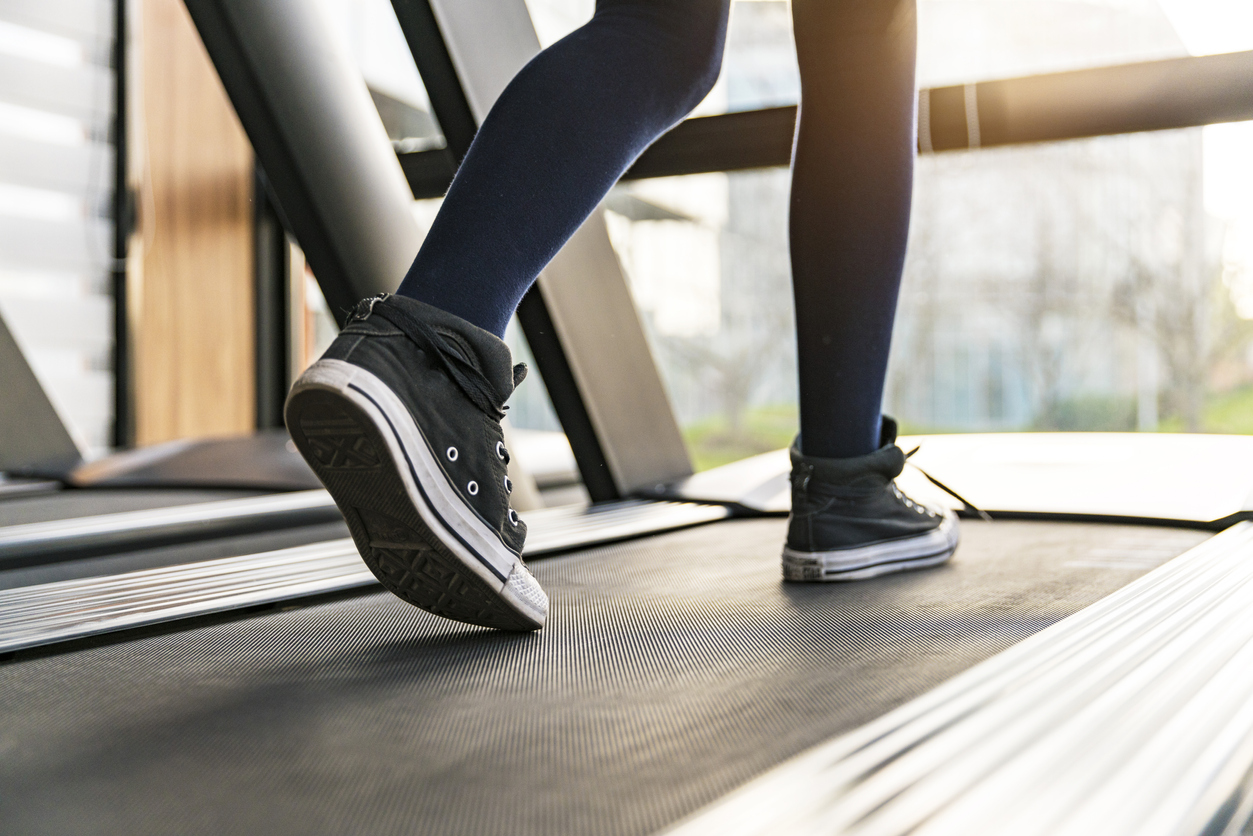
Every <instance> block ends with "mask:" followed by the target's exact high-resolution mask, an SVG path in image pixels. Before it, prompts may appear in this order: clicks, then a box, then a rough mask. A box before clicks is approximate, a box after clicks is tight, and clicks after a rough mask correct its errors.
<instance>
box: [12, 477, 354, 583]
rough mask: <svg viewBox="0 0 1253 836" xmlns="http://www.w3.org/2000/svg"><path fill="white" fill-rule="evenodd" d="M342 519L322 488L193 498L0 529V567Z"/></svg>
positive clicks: (48, 561)
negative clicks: (169, 504) (205, 499)
mask: <svg viewBox="0 0 1253 836" xmlns="http://www.w3.org/2000/svg"><path fill="white" fill-rule="evenodd" d="M338 519H342V518H341V516H340V514H339V510H338V509H337V508H336V507H335V503H334V502H333V501H332V500H331V497H330V495H329V494H328V493H327V492H326V491H323V490H312V491H295V492H292V493H282V494H276V495H272V496H255V497H248V498H246V499H225V500H219V501H216V502H197V503H195V504H192V505H177V506H174V507H172V508H153V509H148V510H144V511H125V512H122V513H117V514H98V515H96V516H91V517H78V518H72V519H60V520H52V521H50V522H38V523H24V524H21V525H10V526H4V527H3V528H0V568H4V569H11V568H13V567H15V566H25V565H30V564H34V563H52V562H55V561H58V560H67V559H69V558H71V557H85V556H87V555H97V554H105V553H110V552H120V551H130V550H135V549H141V548H151V547H153V546H157V545H166V544H170V543H176V542H186V541H190V540H199V539H204V538H209V537H225V536H228V535H237V534H247V533H251V532H255V531H274V530H277V529H281V528H294V527H296V526H302V525H315V524H317V523H324V522H334V521H335V520H338Z"/></svg>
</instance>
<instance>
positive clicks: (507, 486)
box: [505, 476, 513, 494]
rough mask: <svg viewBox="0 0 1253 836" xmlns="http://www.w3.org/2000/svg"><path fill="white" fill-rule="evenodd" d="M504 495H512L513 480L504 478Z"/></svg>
mask: <svg viewBox="0 0 1253 836" xmlns="http://www.w3.org/2000/svg"><path fill="white" fill-rule="evenodd" d="M505 493H506V494H511V493H513V480H512V479H510V478H509V477H508V476H506V477H505Z"/></svg>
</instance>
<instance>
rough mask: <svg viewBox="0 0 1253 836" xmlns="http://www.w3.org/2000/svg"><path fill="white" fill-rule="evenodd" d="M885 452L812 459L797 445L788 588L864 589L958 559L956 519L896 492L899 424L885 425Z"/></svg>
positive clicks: (786, 560)
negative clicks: (830, 584)
mask: <svg viewBox="0 0 1253 836" xmlns="http://www.w3.org/2000/svg"><path fill="white" fill-rule="evenodd" d="M880 444H881V446H880V448H879V449H878V450H876V451H875V452H873V453H870V454H868V455H865V456H858V457H856V458H851V459H824V458H818V457H816V456H805V455H802V454H801V452H800V450H799V449H798V448H797V445H796V444H793V445H792V450H791V454H792V513H791V515H790V516H789V517H788V529H787V545H786V546H785V547H784V549H783V577H784V579H785V580H789V581H856V580H863V579H865V578H873V577H876V576H878V575H886V574H889V573H892V572H904V571H908V570H910V569H920V568H922V567H924V566H935V565H937V564H939V563H943V562H945V561H946V560H948V559H949V558H950V557H952V555H953V552H954V551H955V550H956V549H957V541H958V525H957V517H956V515H954V514H953V512H952V511H949V510H947V509H940V508H930V507H928V506H926V505H923V504H921V503H918V502H915V501H914V500H912V499H910V498H909V497H908V496H906V495H905V494H904V493H902V492H901V490H900V489H899V488H898V487H897V486H896V482H895V479H896V477H897V476H899V475H900V474H901V471H902V470H904V468H905V454H904V453H903V452H902V451H901V448H899V447H897V446H896V422H895V421H893V420H892V419H891V418H887V417H885V418H884V419H883V430H882V436H881V438H880Z"/></svg>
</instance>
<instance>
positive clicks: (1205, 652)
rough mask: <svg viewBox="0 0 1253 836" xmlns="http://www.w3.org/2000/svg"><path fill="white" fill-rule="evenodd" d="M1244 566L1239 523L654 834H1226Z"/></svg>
mask: <svg viewBox="0 0 1253 836" xmlns="http://www.w3.org/2000/svg"><path fill="white" fill-rule="evenodd" d="M1251 557H1253V523H1241V524H1239V525H1237V526H1235V527H1233V528H1231V529H1228V530H1227V531H1225V532H1223V533H1221V534H1218V535H1216V536H1215V537H1213V538H1212V539H1210V540H1208V541H1207V542H1205V543H1203V544H1202V545H1200V546H1197V547H1196V548H1194V549H1191V550H1190V551H1188V552H1185V553H1184V554H1183V555H1180V556H1179V557H1177V558H1175V559H1174V560H1172V561H1170V562H1169V563H1167V564H1165V565H1164V566H1162V567H1160V568H1158V569H1156V570H1154V571H1153V572H1151V573H1149V574H1148V575H1145V576H1144V577H1142V578H1140V579H1139V580H1136V581H1133V582H1132V583H1131V584H1129V585H1127V586H1126V587H1124V588H1123V589H1121V590H1119V591H1118V592H1115V593H1114V594H1113V595H1111V596H1109V597H1107V598H1105V599H1103V600H1101V601H1099V602H1098V603H1096V604H1094V605H1092V606H1091V607H1088V608H1087V609H1085V610H1082V611H1080V612H1079V613H1076V614H1075V615H1073V616H1071V617H1069V618H1066V619H1064V620H1062V621H1060V622H1058V623H1057V624H1055V625H1053V626H1052V627H1049V628H1047V629H1045V630H1043V631H1041V632H1040V633H1037V634H1036V635H1035V636H1032V637H1031V638H1029V639H1027V640H1025V641H1023V642H1021V643H1019V644H1017V645H1015V646H1014V647H1012V648H1010V649H1009V650H1007V651H1005V652H1003V653H1001V654H999V655H997V656H994V657H992V658H991V659H989V660H988V661H986V662H984V663H982V664H980V665H978V666H977V667H975V668H972V669H970V670H969V671H967V672H965V673H963V674H961V675H959V676H957V677H956V678H954V679H952V680H950V681H949V682H947V683H945V684H944V685H942V686H940V687H939V688H936V689H935V690H933V691H931V692H930V693H928V694H926V695H924V696H922V697H920V698H918V699H916V700H914V701H912V702H910V703H907V704H905V705H904V706H902V707H900V708H898V709H896V710H894V711H892V712H890V713H888V714H886V715H884V716H883V717H881V718H880V719H878V720H876V721H874V722H872V723H869V724H868V725H866V726H863V727H862V728H860V729H858V730H856V731H854V732H851V733H850V734H847V735H844V736H842V737H839V738H836V739H834V740H831V741H829V742H827V743H824V744H821V745H820V746H818V747H817V748H815V749H813V750H810V751H809V752H808V753H806V754H803V755H801V756H799V757H797V758H795V759H793V760H792V761H790V762H788V763H785V764H783V765H782V766H780V767H778V768H776V769H774V770H772V771H771V772H769V773H767V774H766V775H764V776H762V777H761V778H759V779H757V780H755V781H753V782H752V783H750V784H748V785H747V786H745V787H744V788H743V789H741V790H739V791H737V792H736V793H734V794H732V795H731V796H728V797H726V798H725V799H723V800H722V801H719V802H718V803H716V804H715V805H713V806H712V807H710V808H708V809H707V810H705V811H703V812H701V813H698V814H696V815H695V816H693V817H691V818H690V819H689V820H688V821H687V822H686V823H683V824H680V825H679V826H678V827H676V828H674V829H673V830H670V831H669V832H670V833H671V834H672V836H696V834H705V833H717V834H719V835H720V836H727V835H728V834H730V836H735V835H736V834H739V835H740V836H745V835H746V834H764V833H794V834H809V833H814V834H817V833H824V834H826V833H846V832H853V831H855V832H857V833H876V834H881V836H893V835H894V834H905V833H928V834H949V833H953V834H959V833H960V834H982V833H988V834H992V833H1014V834H1022V836H1032V835H1033V834H1041V836H1043V834H1053V833H1102V834H1109V836H1119V834H1127V836H1131V834H1137V836H1154V835H1155V834H1168V833H1169V834H1184V833H1187V834H1192V833H1236V832H1244V831H1243V830H1242V829H1241V828H1242V826H1243V825H1244V824H1245V823H1246V821H1247V816H1248V813H1249V811H1248V809H1247V805H1246V806H1245V810H1244V812H1243V814H1242V815H1243V816H1244V817H1245V819H1244V820H1237V819H1236V818H1235V814H1236V812H1237V811H1238V810H1239V809H1240V807H1241V806H1242V805H1241V801H1242V797H1244V796H1245V794H1246V793H1247V786H1244V785H1245V783H1246V782H1247V780H1248V775H1249V772H1250V768H1251V767H1253V619H1250V618H1248V613H1249V611H1250V609H1251V608H1253V559H1250V558H1251ZM1244 800H1245V801H1246V802H1247V797H1245V798H1244Z"/></svg>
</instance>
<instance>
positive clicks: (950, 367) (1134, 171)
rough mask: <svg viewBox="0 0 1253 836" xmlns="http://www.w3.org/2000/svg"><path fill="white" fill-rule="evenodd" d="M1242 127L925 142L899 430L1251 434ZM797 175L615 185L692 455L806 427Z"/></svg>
mask: <svg viewBox="0 0 1253 836" xmlns="http://www.w3.org/2000/svg"><path fill="white" fill-rule="evenodd" d="M1249 147H1253V123H1240V124H1236V125H1222V126H1214V127H1210V128H1206V129H1203V130H1202V129H1188V130H1180V131H1164V132H1155V133H1144V134H1132V135H1126V136H1115V137H1101V138H1097V139H1091V140H1081V141H1074V142H1060V143H1051V144H1045V145H1035V146H1025V147H1018V148H1003V149H990V150H982V151H975V152H960V153H949V154H937V155H931V156H924V157H922V158H920V159H919V161H918V167H917V176H916V179H915V194H914V209H913V217H912V223H911V229H910V242H909V250H908V257H907V263H906V268H905V277H904V281H903V285H902V292H901V299H900V305H899V308H898V314H897V328H896V333H895V338H894V342H893V351H892V358H891V363H890V368H889V374H888V382H887V392H886V403H885V408H886V410H887V411H888V412H890V413H892V414H895V415H896V416H897V417H898V418H899V419H900V420H901V421H902V424H903V425H904V428H905V429H906V430H907V431H910V432H971V431H990V430H1005V431H1010V430H1162V431H1181V430H1188V431H1210V432H1253V197H1251V196H1253V164H1251V163H1250V161H1249V158H1248V155H1247V153H1246V150H1245V149H1247V148H1249ZM787 194H788V174H787V172H786V171H785V170H782V169H774V170H765V171H752V172H735V173H728V174H713V175H694V176H689V177H675V178H665V179H658V180H651V181H640V182H635V183H627V184H623V185H621V186H619V187H618V188H617V189H616V190H615V192H614V194H613V195H612V196H611V197H610V199H609V200H608V202H607V207H608V210H609V215H608V217H609V229H610V233H611V238H612V240H613V243H614V246H615V248H616V250H617V252H618V254H619V256H620V258H621V259H622V262H623V265H624V267H625V268H626V271H627V273H628V276H629V278H630V284H631V289H632V292H633V294H634V296H635V299H636V302H637V304H638V306H639V309H640V311H641V314H642V317H643V319H644V322H645V325H646V331H647V333H648V336H649V339H650V342H651V345H652V348H653V351H654V355H655V356H656V358H657V361H658V364H659V366H660V368H661V370H662V373H663V376H664V378H665V380H666V383H667V385H668V387H669V390H670V393H671V396H672V399H673V402H674V405H675V408H676V412H677V413H678V415H679V418H680V422H681V424H682V426H683V427H684V432H685V435H686V437H687V439H688V442H689V445H690V448H691V452H692V454H693V457H694V459H695V461H696V462H697V464H698V466H700V467H707V466H713V465H716V464H720V463H723V462H725V461H729V460H733V459H735V458H739V457H742V456H745V455H749V454H751V453H754V452H760V451H762V450H765V449H771V448H777V447H781V446H783V445H785V444H786V443H787V442H788V441H789V440H790V439H791V436H792V434H793V433H794V432H795V431H796V384H795V349H794V347H793V341H794V331H793V320H792V310H791V296H790V283H789V282H790V280H789V262H788V251H787V227H786V222H787V221H786V219H787Z"/></svg>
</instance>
